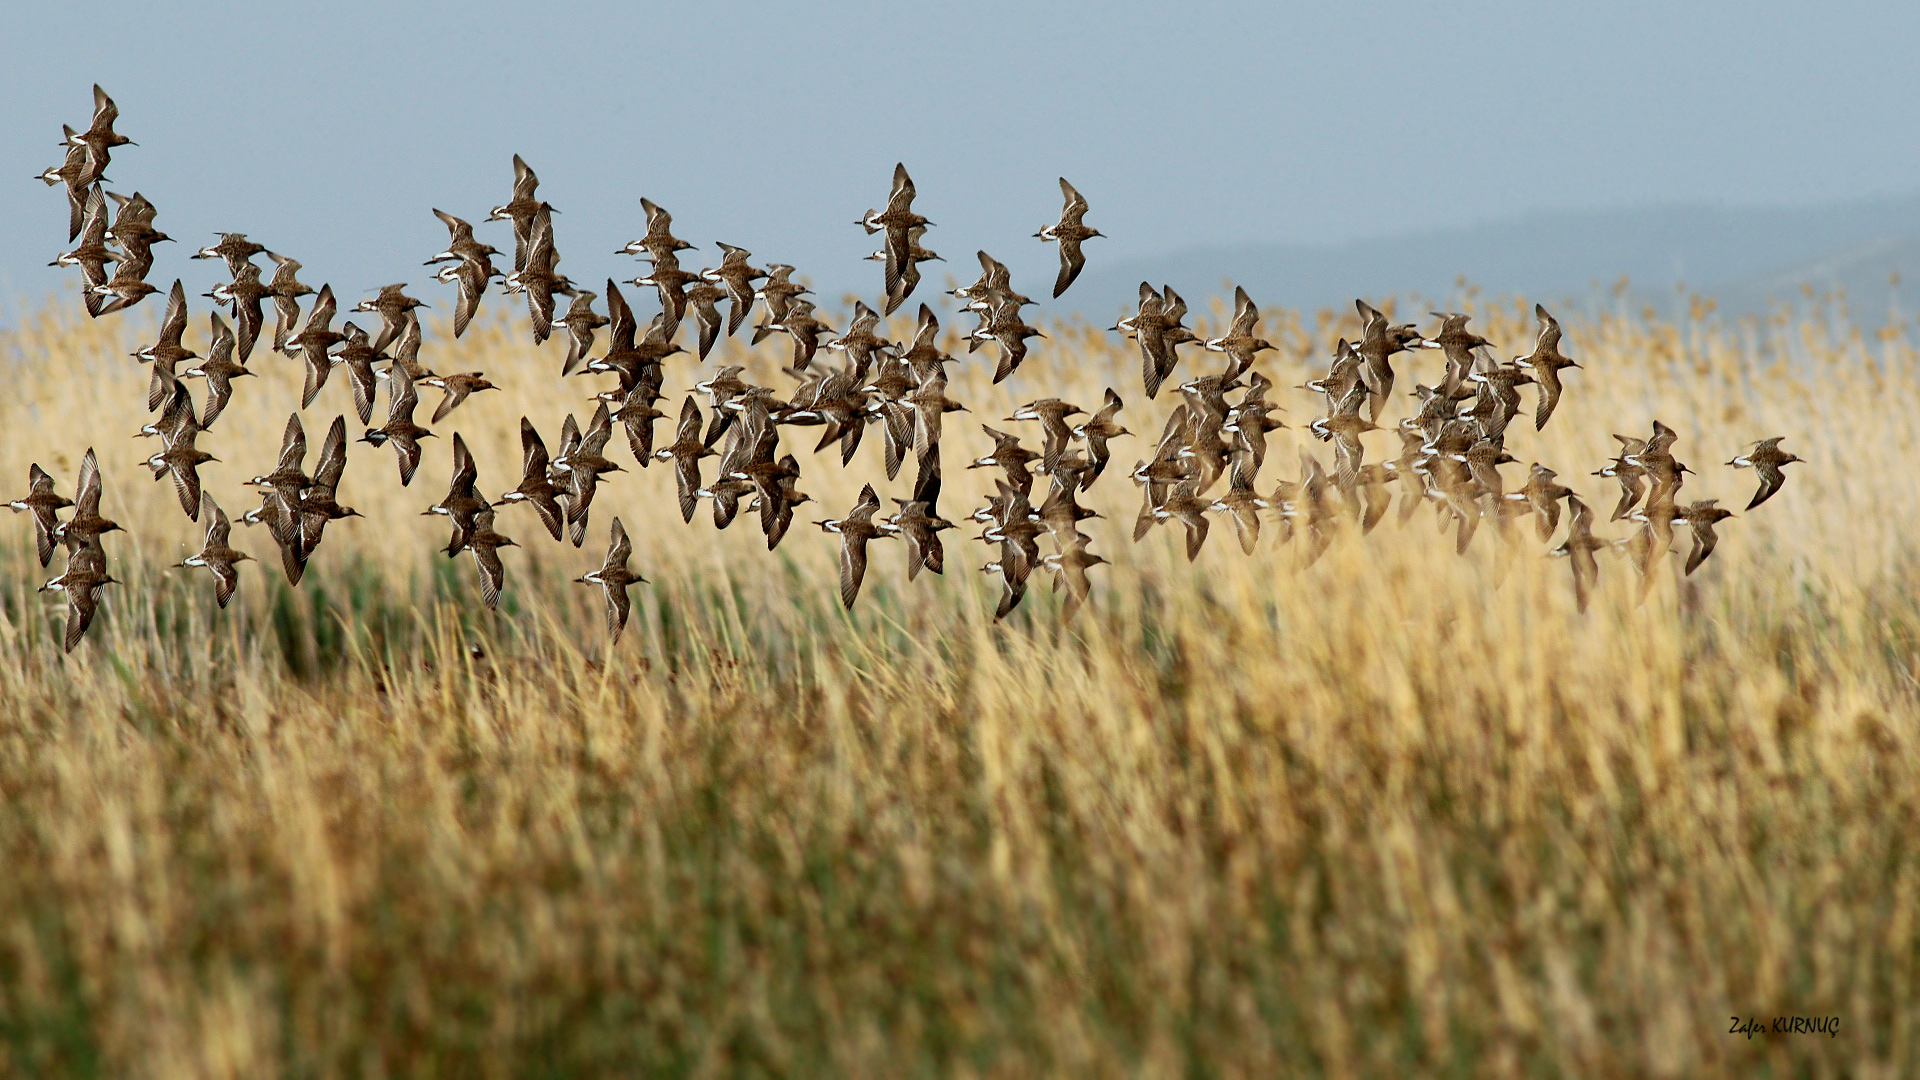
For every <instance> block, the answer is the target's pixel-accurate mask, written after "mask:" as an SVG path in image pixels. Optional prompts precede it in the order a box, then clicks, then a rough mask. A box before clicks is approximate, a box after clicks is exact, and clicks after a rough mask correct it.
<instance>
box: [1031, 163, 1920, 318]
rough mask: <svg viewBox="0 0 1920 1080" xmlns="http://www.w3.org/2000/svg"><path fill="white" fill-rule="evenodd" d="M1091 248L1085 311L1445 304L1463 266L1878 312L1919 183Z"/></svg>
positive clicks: (1916, 245)
mask: <svg viewBox="0 0 1920 1080" xmlns="http://www.w3.org/2000/svg"><path fill="white" fill-rule="evenodd" d="M1089 255H1090V259H1089V265H1088V267H1087V270H1086V272H1085V274H1084V275H1083V276H1082V277H1081V279H1080V281H1079V282H1077V283H1076V284H1075V286H1074V294H1078V295H1079V296H1084V297H1086V298H1087V300H1086V301H1083V308H1082V310H1083V313H1084V314H1086V316H1087V317H1088V318H1089V319H1099V318H1105V317H1108V316H1110V315H1111V312H1110V311H1108V310H1106V306H1107V305H1106V303H1102V304H1101V306H1100V307H1099V309H1097V310H1088V308H1091V307H1092V305H1093V298H1095V297H1103V298H1114V297H1118V298H1122V301H1123V302H1124V300H1126V299H1130V298H1131V297H1132V296H1133V295H1134V292H1135V289H1136V287H1137V286H1138V285H1139V283H1140V282H1141V281H1143V280H1144V281H1151V282H1153V283H1155V284H1160V283H1163V282H1164V283H1167V284H1171V285H1173V286H1174V287H1175V288H1176V289H1179V290H1180V291H1181V292H1182V293H1184V294H1186V295H1187V296H1188V297H1189V298H1190V299H1194V298H1198V297H1205V296H1209V295H1213V294H1214V293H1216V292H1219V291H1221V290H1222V286H1223V283H1225V282H1231V283H1233V284H1238V285H1243V286H1245V287H1246V289H1247V291H1248V292H1249V293H1250V294H1252V296H1253V297H1254V299H1255V300H1256V301H1258V302H1259V303H1261V304H1262V305H1271V306H1274V307H1292V308H1301V309H1305V310H1315V309H1318V308H1322V307H1332V306H1345V305H1347V304H1350V303H1351V302H1352V301H1353V299H1354V298H1355V297H1365V298H1368V299H1371V300H1374V301H1379V300H1382V299H1385V298H1388V297H1404V296H1419V297H1424V298H1427V299H1430V300H1435V301H1441V302H1445V301H1447V300H1448V299H1449V298H1451V297H1453V296H1455V295H1456V294H1457V293H1458V292H1459V288H1458V285H1457V284H1456V283H1457V282H1458V281H1459V280H1461V279H1462V278H1464V279H1465V280H1466V281H1467V282H1468V283H1470V284H1473V285H1476V286H1478V287H1479V288H1480V289H1481V291H1482V293H1483V294H1486V295H1492V296H1504V295H1512V294H1521V295H1525V296H1527V297H1530V298H1534V299H1538V300H1543V301H1546V302H1548V303H1555V302H1558V303H1561V304H1571V305H1572V306H1574V307H1581V306H1586V305H1594V304H1598V303H1600V302H1602V300H1603V299H1604V298H1605V297H1606V296H1607V295H1608V291H1609V290H1610V289H1611V288H1612V287H1613V285H1614V284H1615V283H1616V282H1618V281H1619V280H1620V279H1621V278H1622V277H1625V278H1626V279H1627V280H1628V282H1629V290H1630V293H1631V295H1633V296H1634V297H1635V298H1637V299H1641V300H1644V301H1646V302H1649V303H1653V304H1655V305H1656V308H1657V309H1658V310H1663V311H1664V310H1669V308H1667V307H1662V306H1661V305H1663V304H1668V305H1670V304H1671V303H1672V302H1673V301H1674V298H1675V296H1676V290H1675V285H1676V284H1683V285H1685V286H1686V287H1687V288H1688V289H1689V290H1690V291H1693V292H1698V293H1700V294H1701V295H1703V296H1708V297H1712V298H1713V299H1714V300H1716V301H1717V302H1718V309H1719V310H1720V311H1721V312H1723V313H1725V314H1727V315H1729V316H1739V315H1745V314H1755V313H1759V312H1762V311H1765V310H1766V309H1767V308H1768V306H1769V305H1771V304H1773V303H1776V302H1780V301H1787V302H1794V301H1798V300H1799V299H1800V297H1801V286H1802V285H1803V284H1804V285H1812V286H1813V287H1814V288H1815V289H1816V290H1817V291H1827V290H1831V289H1834V288H1843V289H1845V290H1846V292H1847V294H1848V297H1849V300H1850V307H1851V309H1852V311H1853V315H1854V317H1855V318H1856V319H1858V320H1860V321H1861V322H1863V323H1866V324H1877V323H1879V322H1883V321H1884V320H1885V317H1886V313H1887V309H1888V307H1889V300H1890V293H1889V289H1888V283H1889V279H1890V277H1891V276H1893V275H1895V274H1898V275H1899V276H1900V278H1901V279H1902V280H1904V281H1906V282H1909V283H1911V284H1910V286H1909V287H1910V288H1914V289H1920V192H1914V193H1910V194H1905V195H1899V196H1887V197H1878V198H1871V199H1861V200H1855V201H1849V202H1844V203H1829V204H1822V205H1814V206H1804V207H1797V206H1790V207H1771V206H1761V207H1726V206H1711V205H1705V204H1674V205H1666V206H1654V207H1643V208H1628V209H1620V210H1596V211H1549V212H1539V213H1532V214H1527V215H1524V216H1521V217H1516V218H1512V219H1508V220H1501V221H1491V222H1485V223H1482V224H1477V225H1472V226H1466V227H1463V228H1454V229H1444V230H1435V231H1431V232H1422V233H1416V234H1405V235H1400V236H1387V237H1377V238H1369V239H1364V240H1356V241H1352V242H1350V243H1344V244H1328V245H1292V244H1254V245H1245V246H1233V247H1213V248H1201V249H1194V250H1189V251H1180V252H1170V253H1167V254H1164V255H1157V256H1151V257H1146V258H1138V259H1130V260H1126V261H1122V262H1119V263H1115V264H1109V265H1102V264H1101V263H1100V262H1099V260H1098V256H1097V254H1096V253H1095V252H1092V251H1090V252H1089ZM1229 287H1230V286H1229ZM1074 298H1076V297H1075V296H1074V295H1073V294H1070V295H1069V297H1068V299H1074ZM1909 306H1920V304H1917V305H1909Z"/></svg>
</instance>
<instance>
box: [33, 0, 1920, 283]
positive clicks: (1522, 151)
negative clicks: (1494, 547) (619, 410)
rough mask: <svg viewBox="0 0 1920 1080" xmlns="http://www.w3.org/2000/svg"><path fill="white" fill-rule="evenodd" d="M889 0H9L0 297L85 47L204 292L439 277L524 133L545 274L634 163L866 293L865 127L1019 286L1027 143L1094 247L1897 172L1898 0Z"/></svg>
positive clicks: (491, 199)
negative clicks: (261, 272) (266, 278)
mask: <svg viewBox="0 0 1920 1080" xmlns="http://www.w3.org/2000/svg"><path fill="white" fill-rule="evenodd" d="M902 7H903V5H898V4H882V3H871V4H867V3H862V4H851V3H850V4H836V5H830V6H829V5H800V4H785V5H778V6H773V5H768V6H765V7H762V6H759V5H744V4H732V5H719V4H686V3H682V4H674V5H626V4H621V5H614V4H583V5H565V4H542V5H514V6H508V5H503V4H490V3H482V4H457V5H456V4H415V5H407V6H406V10H404V11H395V10H391V9H389V8H388V6H387V5H375V4H361V3H350V4H323V5H274V4H257V3H255V4H202V5H196V6H194V11H193V13H192V14H189V15H184V16H183V15H180V14H177V13H176V8H175V6H174V5H167V6H165V7H161V6H158V5H145V4H142V5H133V4H83V3H72V4H59V5H54V4H39V5H33V6H30V7H28V6H16V7H15V8H14V9H11V10H9V12H8V14H7V16H6V23H7V32H6V34H5V35H4V37H3V38H0V93H3V94H4V100H5V101H6V102H7V107H6V109H5V110H4V112H3V113H0V162H4V165H5V168H4V169H0V207H4V210H5V212H4V213H0V252H4V256H3V257H0V299H8V298H13V297H20V296H24V297H27V298H29V299H32V298H37V297H38V296H41V295H44V294H46V293H48V292H50V291H52V290H53V289H55V288H57V287H59V286H60V285H61V284H62V283H63V282H67V281H68V280H69V279H70V277H71V273H72V272H70V271H55V270H51V269H48V268H46V267H45V266H44V265H43V264H44V263H46V261H47V260H48V259H50V258H51V257H52V256H53V255H55V254H56V253H58V252H59V251H61V250H63V241H64V238H65V236H66V232H65V227H64V226H65V220H66V211H65V205H64V202H63V199H62V197H61V195H60V193H59V192H58V190H57V189H49V188H43V187H42V186H41V185H40V184H38V183H36V182H33V181H31V180H29V179H28V177H29V176H31V175H32V174H33V173H35V172H37V171H39V170H40V169H43V168H45V167H47V166H48V165H51V164H54V163H56V162H58V160H59V154H60V151H59V150H58V148H57V147H56V146H55V143H56V141H57V140H58V138H59V133H60V124H61V123H62V122H67V123H72V124H75V125H76V126H84V125H85V123H86V121H87V116H88V112H89V108H90V99H89V93H90V86H91V84H92V83H93V82H95V81H96V80H97V81H99V82H101V83H102V84H103V85H104V86H105V87H106V88H107V89H108V91H109V92H110V93H112V94H113V95H114V97H115V98H116V99H117V101H118V103H119V105H120V108H121V112H122V118H121V123H120V130H121V131H122V132H124V133H126V134H128V135H130V136H131V137H133V138H134V139H136V140H138V141H139V143H140V145H139V146H138V147H126V148H123V149H122V150H120V151H119V152H118V153H116V155H115V157H114V162H113V166H112V168H111V169H110V170H109V175H110V176H111V178H112V179H113V180H114V181H115V185H114V187H115V188H116V189H117V190H121V191H131V190H135V189H138V190H140V191H142V192H143V193H145V194H146V195H147V196H148V197H149V198H151V199H152V200H153V201H154V202H155V203H156V204H157V205H158V207H159V209H160V216H159V222H158V224H159V226H160V228H162V229H164V230H166V231H168V232H169V233H171V234H173V235H174V236H176V237H178V238H180V240H181V243H180V244H179V245H178V246H177V247H175V248H171V249H169V248H165V247H163V248H162V249H161V262H160V264H159V266H157V267H156V268H155V271H154V274H153V276H154V277H155V278H156V279H164V280H171V278H172V277H174V276H182V277H185V278H187V280H188V282H189V284H190V285H197V286H199V289H204V288H205V287H206V286H207V285H210V284H211V283H212V282H213V281H214V280H215V279H216V272H215V270H214V268H213V267H211V266H210V265H209V264H206V263H192V262H188V261H187V260H186V258H185V256H186V255H187V254H188V253H189V252H190V251H191V250H192V247H191V246H190V245H192V246H197V244H198V243H201V242H206V241H207V240H208V239H210V234H211V233H212V232H213V231H214V230H216V229H222V230H233V231H243V232H246V233H248V234H250V235H252V236H253V237H254V238H256V239H258V240H260V241H262V242H264V243H266V244H268V245H269V246H271V247H273V248H275V249H276V250H280V251H284V252H286V253H288V254H291V255H293V256H295V257H297V258H300V259H301V260H302V261H303V262H305V263H306V264H307V266H308V270H307V272H306V273H305V274H304V275H303V276H305V277H306V278H307V279H308V280H309V281H311V282H313V283H315V284H316V285H317V284H318V283H319V282H321V281H331V282H332V283H333V284H334V286H335V288H336V290H337V291H338V292H340V294H341V296H342V298H343V299H348V298H352V297H357V296H359V295H361V294H362V293H363V292H365V291H367V290H370V289H372V288H373V287H375V286H378V285H380V284H382V283H384V282H387V281H398V280H403V279H404V280H408V281H412V282H415V283H417V284H419V285H420V295H423V296H431V297H432V298H434V299H436V300H439V299H442V298H443V294H445V293H447V292H448V290H447V289H446V287H444V286H439V285H436V284H433V283H431V282H429V281H428V280H427V276H426V273H425V271H424V269H423V268H422V267H421V265H420V263H421V260H422V259H424V258H425V257H426V256H428V255H431V254H433V253H434V252H436V251H438V250H440V248H441V246H443V241H444V239H445V231H444V229H442V227H441V226H440V225H439V223H438V222H436V221H435V220H434V218H433V217H432V216H431V214H430V213H429V212H428V211H429V208H431V207H434V206H438V207H441V208H444V209H446V210H449V211H451V212H454V213H457V214H460V215H461V216H464V217H468V218H470V219H473V220H476V221H477V220H479V219H480V218H483V217H484V216H485V214H486V210H487V208H488V207H489V206H491V205H493V204H495V203H498V202H501V201H504V200H505V198H506V194H507V190H508V187H509V184H510V180H511V171H510V166H509V158H510V156H511V155H512V154H513V153H514V152H516V151H518V152H520V153H522V154H524V155H525V156H526V158H527V160H528V161H529V162H530V163H532V164H533V166H534V167H535V168H536V169H537V170H538V172H539V174H540V177H541V179H542V181H543V186H542V188H541V194H542V195H543V196H544V197H546V198H547V199H549V200H550V201H551V202H553V203H554V204H555V205H556V206H557V207H559V208H560V210H561V211H562V214H561V216H560V217H559V218H558V219H557V221H556V232H557V236H558V242H559V248H560V251H561V254H562V256H563V260H564V261H563V264H562V267H561V268H562V270H563V271H566V272H568V273H570V274H572V275H573V276H574V277H575V279H576V280H580V281H583V282H594V283H596V284H595V287H598V285H597V283H598V282H600V281H601V280H603V279H604V278H605V277H607V276H608V275H609V274H612V275H614V276H617V277H620V278H626V277H631V276H633V275H634V274H635V273H636V272H638V264H637V263H636V262H635V261H634V260H631V259H629V258H627V257H624V256H614V255H612V254H611V252H612V251H613V249H614V248H616V247H618V246H619V245H620V244H622V243H624V242H625V241H627V240H629V239H632V238H633V237H635V236H638V235H639V234H640V233H641V232H642V231H643V230H644V226H643V222H642V219H641V214H640V210H639V206H638V202H637V200H638V197H639V196H640V195H641V194H646V195H649V196H651V197H652V198H654V199H655V200H656V201H658V202H660V203H662V204H663V205H665V206H667V207H668V208H669V209H670V210H672V211H673V213H674V215H675V220H676V231H677V232H679V233H680V234H681V235H682V236H684V237H686V238H687V239H689V240H691V241H693V242H695V243H697V244H699V245H700V246H701V250H700V251H699V252H695V253H689V258H691V259H695V260H706V259H707V258H708V257H709V256H712V255H713V254H714V249H713V247H712V242H713V241H715V240H726V241H728V242H731V243H735V244H740V245H743V246H745V247H747V248H749V249H751V250H752V251H753V252H754V253H755V256H756V258H758V259H763V260H777V261H785V262H791V263H794V264H795V265H797V266H798V267H800V269H801V271H802V273H804V274H807V275H810V276H811V277H812V278H814V279H815V280H816V281H818V282H822V283H825V284H827V285H830V286H857V285H868V286H871V287H870V288H867V289H866V290H865V291H868V292H875V291H877V284H874V283H877V281H878V278H879V268H878V267H877V266H875V265H873V264H867V263H862V262H860V261H859V260H860V257H861V256H862V255H863V254H865V253H866V252H868V251H871V250H873V248H874V246H875V245H874V242H873V240H872V239H871V238H869V237H867V236H866V235H864V234H863V233H862V231H861V230H860V229H858V228H857V227H855V226H854V225H853V224H852V222H853V220H854V219H855V217H857V216H858V215H859V213H860V212H861V211H862V210H863V209H865V208H867V207H869V206H876V205H879V204H880V203H881V202H882V200H884V198H885V194H886V189H887V182H888V175H889V172H890V170H891V167H892V165H893V163H894V161H896V160H901V161H905V162H906V163H907V165H908V167H909V169H910V170H911V171H912V173H913V175H914V178H915V180H916V182H917V184H918V187H919V190H920V196H921V201H920V204H919V208H920V209H921V210H922V212H924V213H926V214H927V215H928V216H929V217H931V218H932V219H933V220H934V221H935V222H937V223H938V227H937V228H936V229H934V230H933V231H932V233H931V234H930V235H929V236H928V238H927V243H928V245H929V246H930V247H932V248H934V249H935V250H937V251H939V252H941V253H942V254H944V255H946V256H947V258H948V259H949V260H950V261H951V262H952V264H953V267H954V269H955V271H956V272H957V273H958V274H959V275H960V276H962V277H963V278H970V277H971V276H972V274H973V272H974V269H975V266H974V264H973V261H972V253H973V251H974V250H975V249H976V248H980V247H984V248H986V249H987V250H989V251H991V252H994V253H995V254H997V255H999V256H1001V257H1002V258H1003V259H1005V260H1006V261H1007V262H1009V263H1010V264H1011V265H1012V266H1013V267H1014V270H1015V275H1016V276H1015V283H1016V285H1018V286H1020V287H1022V288H1023V290H1024V291H1026V292H1028V293H1031V294H1033V295H1036V296H1040V295H1044V294H1045V292H1046V291H1047V285H1048V283H1049V282H1050V280H1051V277H1052V269H1051V267H1052V259H1053V254H1052V248H1051V247H1049V246H1043V245H1041V244H1040V242H1039V241H1037V240H1034V239H1032V238H1031V234H1032V233H1033V231H1034V230H1035V229H1036V228H1037V227H1039V226H1040V225H1041V224H1043V223H1045V222H1046V221H1048V220H1050V219H1051V218H1052V217H1053V216H1054V215H1056V214H1057V213H1058V209H1059V195H1058V191H1057V189H1056V187H1055V184H1054V178H1055V177H1056V176H1059V175H1066V176H1068V177H1069V178H1071V179H1072V180H1073V181H1074V182H1075V184H1076V185H1078V186H1079V188H1080V189H1081V190H1082V191H1083V192H1085V193H1086V195H1087V197H1088V199H1089V200H1090V201H1091V203H1092V206H1093V211H1092V213H1091V214H1090V215H1089V219H1088V220H1089V223H1091V224H1093V225H1095V226H1096V227H1098V228H1100V229H1101V230H1102V231H1103V232H1106V233H1109V234H1111V236H1112V237H1113V239H1111V240H1108V241H1093V242H1091V243H1090V244H1089V245H1088V249H1087V250H1088V253H1089V257H1090V259H1092V260H1094V262H1095V263H1096V264H1097V263H1098V262H1100V261H1102V260H1108V259H1113V260H1119V259H1124V258H1135V257H1141V256H1146V255H1152V254H1155V253H1161V252H1170V251H1177V250H1180V249H1185V248H1193V247H1200V246H1207V245H1218V244H1227V243H1237V242H1265V241H1286V242H1303V243H1318V242H1333V241H1341V240H1346V239H1353V238H1358V237H1365V236H1379V235H1382V234H1392V233H1398V232H1404V231H1408V230H1420V229H1434V228H1443V227H1447V226H1455V225H1462V224H1467V223H1471V222H1475V221H1482V220H1488V219H1495V218H1504V217H1510V216H1514V215H1518V214H1521V213H1525V212H1528V211H1534V210H1541V209H1562V208H1598V207H1615V206H1635V205H1643V204H1649V203H1667V202H1676V201H1679V202H1700V203H1730V204H1756V203H1809V202H1823V201H1830V200H1836V199H1846V198H1853V197H1859V196H1864V195H1870V194H1877V193H1890V192H1905V191H1910V190H1913V189H1916V188H1920V137H1917V136H1920V132H1916V130H1915V128H1916V113H1915V107H1914V102H1915V101H1917V100H1920V64H1916V63H1915V62H1914V61H1913V59H1912V49H1913V43H1914V42H1916V41H1920V5H1915V4H1912V3H1910V2H1909V3H1864V2H1860V3H1845V2H1842V3H1829V4H1825V5H1822V6H1820V7H1818V8H1815V7H1814V6H1812V5H1801V4H1791V5H1789V4H1783V3H1758V4H1732V3H1713V4H1671V3H1639V2H1634V3H1620V2H1614V3H1608V4H1604V5H1600V4H1594V5H1583V6H1581V7H1580V8H1577V9H1576V8H1574V7H1572V6H1571V5H1557V6H1554V5H1540V4H1536V3H1518V2H1503V0H1478V2H1459V3H1448V4H1436V3H1420V2H1411V0H1403V2H1396V3H1378V4H1351V3H1349V4H1320V3H1315V4H1291V5H1275V4H1209V3H1186V4H1165V3H1159V4H1137V3H1126V4H1119V3H1114V4H1102V5H1093V4H1078V5H1053V6H1050V7H1048V8H1047V9H1046V10H1045V11H1044V12H1041V11H1035V10H1033V9H1032V7H1031V6H1030V5H1027V4H978V5H941V6H937V7H934V6H929V7H924V8H917V9H916V10H914V11H913V13H910V14H902V13H901V10H902ZM8 177H11V179H8ZM1907 227H1908V228H1911V227H1912V226H1907ZM485 228H486V230H488V231H486V232H483V236H485V237H487V238H489V239H491V240H492V242H494V243H495V244H496V245H497V246H501V247H507V246H508V242H507V240H506V237H507V235H508V234H507V231H506V229H505V227H504V225H492V226H487V227H485ZM934 269H935V274H934V276H933V279H932V280H934V281H935V282H938V281H939V280H941V274H940V272H939V264H934ZM196 291H199V290H196ZM1072 295H1073V294H1069V297H1070V298H1071V297H1072ZM1126 300H1127V298H1126V297H1118V298H1116V301H1115V304H1114V305H1099V304H1097V303H1093V304H1087V305H1086V306H1087V307H1089V308H1099V307H1102V306H1118V305H1119V304H1121V303H1124V302H1125V301H1126Z"/></svg>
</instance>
